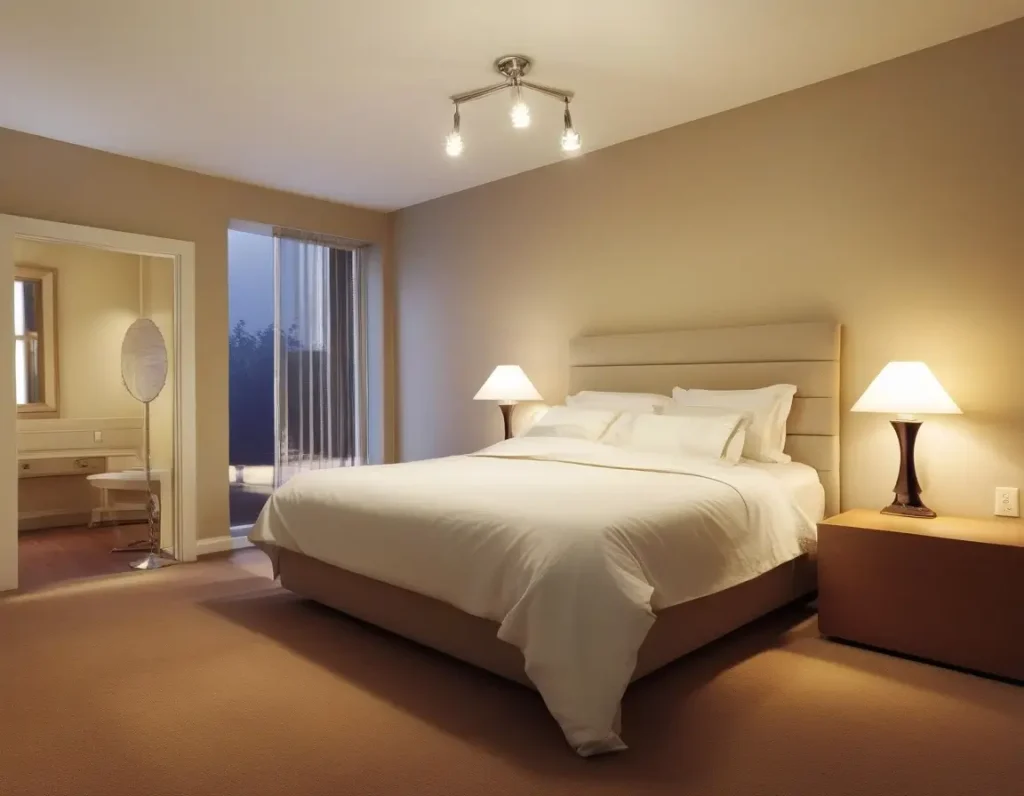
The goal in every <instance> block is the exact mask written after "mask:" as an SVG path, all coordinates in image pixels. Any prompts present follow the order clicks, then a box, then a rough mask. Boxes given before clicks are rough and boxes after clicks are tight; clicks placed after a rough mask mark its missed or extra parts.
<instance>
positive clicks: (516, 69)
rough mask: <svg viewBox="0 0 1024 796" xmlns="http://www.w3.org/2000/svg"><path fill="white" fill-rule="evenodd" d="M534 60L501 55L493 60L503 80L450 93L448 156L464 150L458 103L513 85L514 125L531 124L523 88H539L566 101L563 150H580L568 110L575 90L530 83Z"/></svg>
mask: <svg viewBox="0 0 1024 796" xmlns="http://www.w3.org/2000/svg"><path fill="white" fill-rule="evenodd" d="M530 66H531V62H530V59H529V58H527V57H526V56H524V55H506V56H503V57H502V58H499V59H498V60H497V61H495V62H494V68H495V69H496V70H497V72H498V74H500V75H503V76H504V78H505V79H504V80H503V81H502V82H501V83H495V84H494V85H492V86H485V87H484V88H477V89H473V90H472V91H464V92H463V93H461V94H455V95H453V96H452V97H451V101H452V102H453V103H455V122H454V125H453V126H452V131H451V132H450V133H449V134H448V138H447V139H446V140H445V147H444V150H445V152H447V153H448V156H449V157H453V158H456V157H458V156H459V155H461V154H462V134H461V133H460V132H459V106H460V105H461V104H462V103H463V102H472V101H473V100H478V99H481V98H483V97H486V96H488V95H490V94H494V93H496V92H499V91H504V90H505V89H511V91H512V98H513V105H512V108H511V110H510V111H509V117H510V118H511V120H512V126H513V127H515V128H517V129H522V128H525V127H529V126H530V108H529V106H528V105H527V104H526V103H525V102H523V89H524V88H528V89H530V90H531V91H536V92H538V93H540V94H546V95H547V96H549V97H554V98H555V99H557V100H561V101H562V102H564V103H565V114H564V117H563V118H564V122H565V125H564V128H563V130H562V151H563V152H565V153H568V154H573V153H576V152H579V150H580V134H579V133H578V132H577V131H576V128H575V127H573V125H572V115H571V114H570V113H569V103H570V102H571V101H572V98H573V93H572V92H571V91H563V90H562V89H559V88H551V87H550V86H541V85H538V84H537V83H531V82H529V81H527V80H523V77H524V76H525V75H526V74H527V73H528V72H529V71H530Z"/></svg>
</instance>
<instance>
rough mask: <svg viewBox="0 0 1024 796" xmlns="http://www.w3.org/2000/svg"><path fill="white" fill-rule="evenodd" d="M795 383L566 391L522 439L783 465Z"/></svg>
mask: <svg viewBox="0 0 1024 796" xmlns="http://www.w3.org/2000/svg"><path fill="white" fill-rule="evenodd" d="M794 395H796V387H794V386H793V385H792V384H775V385H772V386H771V387H762V388H760V389H756V390H684V389H682V388H681V387H676V388H675V389H674V390H673V391H672V396H671V397H669V396H667V395H657V394H654V393H624V392H591V391H584V392H580V393H577V394H576V395H572V396H569V398H567V399H566V401H565V406H555V407H552V408H551V409H550V410H548V412H547V414H545V415H543V416H542V417H541V418H540V419H538V421H537V422H536V423H535V424H534V425H533V426H532V427H531V428H530V429H529V430H528V431H527V432H526V436H546V437H573V438H576V439H586V440H591V441H594V442H603V443H606V444H609V445H615V446H618V447H621V448H626V449H630V450H637V451H646V452H650V453H667V454H675V455H683V456H698V457H702V458H710V459H719V460H722V461H724V462H727V463H730V464H735V463H736V462H738V461H739V460H740V459H741V458H742V459H749V460H751V461H755V462H769V463H779V464H784V463H786V462H789V461H790V458H789V456H788V455H786V453H784V452H783V448H784V447H785V445H786V421H787V420H788V418H789V413H790V410H791V409H792V408H793V396H794Z"/></svg>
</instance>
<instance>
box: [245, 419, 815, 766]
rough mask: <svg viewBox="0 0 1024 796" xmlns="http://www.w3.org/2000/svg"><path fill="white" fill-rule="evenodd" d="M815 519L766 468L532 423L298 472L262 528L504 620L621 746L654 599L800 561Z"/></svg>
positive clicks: (559, 706)
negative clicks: (414, 452)
mask: <svg viewBox="0 0 1024 796" xmlns="http://www.w3.org/2000/svg"><path fill="white" fill-rule="evenodd" d="M814 530H815V529H814V526H813V524H812V523H811V522H810V521H809V520H808V518H807V517H806V516H805V514H804V513H802V512H801V511H800V510H799V508H798V507H797V506H796V503H795V502H794V500H793V499H792V497H791V496H790V495H789V494H788V493H787V491H786V490H785V489H782V488H780V485H779V482H778V480H776V479H775V478H773V477H772V476H771V475H770V474H769V473H767V472H765V471H763V470H759V469H757V468H748V467H744V466H743V465H738V466H727V465H720V464H717V463H714V462H709V461H703V460H694V459H682V458H677V457H674V456H666V455H659V454H647V453H636V452H630V451H625V450H622V449H619V448H615V447H612V446H609V445H602V444H599V443H592V442H585V441H582V440H567V439H556V438H524V439H512V440H508V441H506V442H502V443H499V444H497V445H494V446H492V447H490V448H486V449H484V450H482V451H479V452H478V453H475V454H472V455H469V456H455V457H451V458H446V459H434V460H430V461H423V462H412V463H408V464H395V465H382V466H374V467H358V468H346V469H339V470H322V471H317V472H310V473H304V474H302V475H298V476H296V477H295V478H293V479H292V480H291V481H289V482H288V483H287V484H285V485H284V486H283V487H281V488H280V489H279V490H277V492H276V493H275V494H274V496H273V497H272V498H271V499H270V501H269V502H268V503H267V505H266V507H265V508H264V510H263V512H262V514H261V515H260V518H259V520H258V521H257V523H256V525H255V526H254V528H253V530H252V534H251V536H250V538H251V539H252V540H253V541H257V542H264V543H270V544H275V545H279V546H281V547H284V548H287V549H289V550H293V551H295V552H299V553H303V554H305V555H308V556H311V557H313V558H316V559H319V560H321V561H324V562H326V563H329V564H333V565H335V566H338V567H342V568H344V569H347V570H349V571H352V572H355V573H358V574H360V575H365V576H368V577H371V578H375V579H377V580H381V581H384V582H386V583H390V584H392V585H394V586H400V587H402V588H405V589H409V590H411V591H414V592H418V593H420V594H425V595H428V596H430V597H434V598H436V599H439V600H443V601H445V602H447V603H449V604H451V605H453V606H455V607H456V608H459V609H461V610H463V611H465V612H467V613H470V614H473V615H474V616H478V617H483V618H486V619H492V620H494V621H496V622H499V623H500V625H501V629H500V631H499V633H498V636H499V638H501V639H503V640H504V641H507V642H509V643H511V644H514V645H515V646H517V647H518V648H519V649H521V650H522V652H523V656H524V658H525V662H526V673H527V675H528V676H529V677H530V679H531V680H532V681H533V683H534V684H535V685H536V686H537V689H538V691H540V693H541V695H542V696H543V698H544V701H545V703H546V704H547V706H548V709H549V710H550V711H551V714H552V715H553V716H554V717H555V719H556V720H557V721H558V723H559V724H560V725H561V727H562V730H563V731H564V733H565V736H566V738H567V739H568V741H569V743H570V744H571V745H572V746H573V747H574V748H575V749H576V750H577V751H578V752H579V753H580V754H581V755H591V754H597V753H600V752H608V751H614V750H617V749H623V748H625V745H624V744H623V743H622V741H621V740H620V738H619V735H618V710H619V701H620V700H621V698H622V695H623V692H624V691H625V689H626V686H627V685H628V683H629V680H630V677H631V676H632V672H633V668H634V666H635V664H636V654H637V650H638V649H639V647H640V644H641V642H642V641H643V640H644V637H645V636H646V635H647V631H648V629H649V628H650V626H651V624H652V623H653V622H654V619H655V616H654V613H653V612H652V611H653V610H654V609H661V608H666V607H669V606H672V605H676V604H678V603H681V602H684V601H686V600H692V599H696V598H698V597H702V596H705V595H708V594H712V593H714V592H716V591H720V590H722V589H726V588H728V587H730V586H734V585H736V584H738V583H741V582H743V581H745V580H748V579H750V578H753V577H755V576H757V575H759V574H762V573H764V572H766V571H768V570H769V569H772V568H773V567H776V566H778V565H780V564H782V563H784V562H786V561H788V560H791V559H793V558H795V557H797V556H798V555H799V554H800V552H801V545H802V542H803V541H804V540H805V539H810V538H812V537H813V534H814Z"/></svg>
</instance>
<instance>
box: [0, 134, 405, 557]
mask: <svg viewBox="0 0 1024 796" xmlns="http://www.w3.org/2000/svg"><path fill="white" fill-rule="evenodd" d="M240 145H241V146H244V145H245V142H244V141H242V142H240ZM265 154H268V153H260V152H253V153H252V156H253V157H254V158H258V157H263V156H264V155H265ZM3 213H6V214H11V215H18V216H28V217H33V218H42V219H47V220H52V221H62V222H66V223H70V224H80V225H85V226H91V227H101V228H106V229H114V230H120V231H124V232H135V233H139V234H144V235H154V236H157V237H164V238H176V239H179V240H186V241H193V242H194V243H195V246H196V318H197V337H198V343H199V344H198V353H199V356H198V361H197V363H196V384H197V387H196V391H197V394H196V401H197V405H198V429H197V432H198V439H199V450H198V472H197V480H198V486H199V528H198V535H199V537H200V538H204V537H210V536H219V535H223V534H226V533H227V532H228V504H227V471H228V438H227V429H228V420H227V412H228V400H227V388H228V368H227V352H228V346H227V340H228V323H227V312H228V302H227V230H228V224H229V223H230V222H231V221H232V219H241V220H246V221H256V222H260V223H265V224H272V225H273V224H276V225H280V226H286V227H293V228H296V229H306V230H314V231H317V232H322V233H325V234H330V235H338V236H342V237H348V238H353V239H357V240H363V241H367V242H372V243H377V244H379V245H380V246H381V247H382V249H383V261H384V265H385V277H386V279H390V275H389V273H388V271H387V265H388V263H389V262H390V259H389V258H390V248H389V241H388V223H389V222H388V220H387V217H386V216H385V215H384V214H383V213H378V212H374V211H370V210H361V209H358V208H353V207H348V206H345V205H339V204H334V203H331V202H325V201H320V200H316V199H309V198H304V197H300V196H296V195H294V194H288V193H283V192H280V191H272V190H267V189H264V188H259V187H256V186H251V185H243V184H241V183H237V182H232V181H229V180H223V179H218V178H215V177H207V176H203V175H199V174H195V173H192V172H189V171H184V170H181V169H175V168H170V167H167V166H159V165H156V164H152V163H146V162H143V161H139V160H133V159H131V158H125V157H120V156H117V155H110V154H106V153H103V152H98V151H96V150H91V149H86V148H84V147H78V146H72V145H70V144H63V143H59V142H56V141H51V140H48V139H44V138H38V137H35V136H30V135H25V134H23V133H18V132H14V131H12V130H6V129H0V214H3ZM389 290H390V287H389ZM387 320H388V323H387V324H385V331H387V330H388V329H390V325H389V323H390V316H389V317H388V319H387ZM388 345H389V346H390V342H388ZM386 375H387V376H388V379H389V382H388V383H390V371H389V372H388V373H387V374H386ZM388 401H389V402H388V404H387V406H390V399H388ZM389 444H390V441H386V446H387V445H389Z"/></svg>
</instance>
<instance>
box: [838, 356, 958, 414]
mask: <svg viewBox="0 0 1024 796" xmlns="http://www.w3.org/2000/svg"><path fill="white" fill-rule="evenodd" d="M850 411H852V412H884V413H886V414H892V415H900V416H911V417H912V416H913V415H919V414H920V415H928V414H937V415H959V414H962V412H961V411H960V407H959V406H957V405H956V403H954V401H953V399H952V398H950V397H949V395H948V394H947V393H946V391H945V390H944V389H942V385H941V384H939V380H938V379H936V378H935V375H934V374H933V373H932V372H931V370H930V369H929V368H928V366H927V365H926V364H924V362H890V363H889V364H888V365H886V366H885V367H884V368H882V372H881V373H879V374H878V375H877V376H875V380H874V381H873V382H871V384H869V385H868V388H867V389H866V390H865V391H864V394H863V395H862V396H861V397H860V398H859V399H858V401H857V403H855V404H854V405H853V408H852V409H851V410H850Z"/></svg>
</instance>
